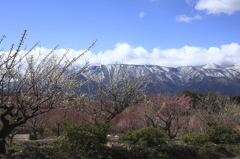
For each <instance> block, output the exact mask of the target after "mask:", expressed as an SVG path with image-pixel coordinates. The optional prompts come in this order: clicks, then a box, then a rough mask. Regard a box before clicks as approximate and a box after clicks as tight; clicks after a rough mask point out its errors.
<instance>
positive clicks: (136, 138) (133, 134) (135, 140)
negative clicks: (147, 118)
mask: <svg viewBox="0 0 240 159" xmlns="http://www.w3.org/2000/svg"><path fill="white" fill-rule="evenodd" d="M167 139H168V137H167V134H166V133H165V132H164V131H161V130H159V129H157V128H151V127H145V128H142V129H139V130H134V131H127V132H126V134H125V135H123V136H121V137H120V138H119V140H120V141H128V142H130V144H133V145H142V146H148V147H155V146H158V145H161V144H165V143H166V141H167Z"/></svg>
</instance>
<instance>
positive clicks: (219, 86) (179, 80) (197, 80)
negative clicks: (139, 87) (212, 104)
mask: <svg viewBox="0 0 240 159" xmlns="http://www.w3.org/2000/svg"><path fill="white" fill-rule="evenodd" d="M120 65H121V66H122V67H123V69H125V70H127V71H128V73H129V75H130V76H133V75H137V76H140V75H142V76H146V75H147V76H149V79H148V80H147V81H146V82H147V83H148V84H149V86H148V93H164V92H169V93H176V92H178V91H181V90H189V91H195V92H199V93H205V92H219V93H222V94H225V95H230V96H240V64H221V65H217V64H206V65H199V66H180V67H176V68H173V67H165V66H159V65H130V64H108V65H90V66H89V68H88V70H86V71H85V72H84V73H83V76H84V77H85V78H87V74H96V73H99V72H100V71H101V70H102V75H101V78H103V80H104V78H108V77H107V76H109V74H110V71H114V70H116V69H117V67H120Z"/></svg>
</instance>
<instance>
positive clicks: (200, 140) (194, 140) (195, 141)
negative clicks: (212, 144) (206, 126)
mask: <svg viewBox="0 0 240 159" xmlns="http://www.w3.org/2000/svg"><path fill="white" fill-rule="evenodd" d="M181 140H183V141H184V142H185V143H187V144H190V145H202V144H205V143H207V142H209V141H210V139H209V135H208V134H205V133H192V134H189V135H188V134H185V135H184V136H183V137H182V138H181Z"/></svg>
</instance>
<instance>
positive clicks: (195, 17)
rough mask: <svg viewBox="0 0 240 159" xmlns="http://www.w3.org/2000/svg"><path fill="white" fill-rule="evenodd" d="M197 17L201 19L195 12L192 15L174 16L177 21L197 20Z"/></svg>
mask: <svg viewBox="0 0 240 159" xmlns="http://www.w3.org/2000/svg"><path fill="white" fill-rule="evenodd" d="M197 19H202V16H200V15H198V14H197V15H195V16H194V17H188V16H186V15H178V16H177V17H176V20H177V21H179V22H191V21H192V20H197Z"/></svg>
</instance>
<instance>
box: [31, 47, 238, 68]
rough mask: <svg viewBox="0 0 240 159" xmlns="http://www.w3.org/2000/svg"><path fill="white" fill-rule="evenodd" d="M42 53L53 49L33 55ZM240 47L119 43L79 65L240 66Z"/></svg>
mask: <svg viewBox="0 0 240 159" xmlns="http://www.w3.org/2000/svg"><path fill="white" fill-rule="evenodd" d="M39 51H41V52H42V53H43V54H47V53H49V52H50V51H51V50H50V49H46V48H43V47H41V48H39V47H38V48H36V49H35V50H33V52H32V53H33V54H35V53H38V52H39ZM65 51H66V49H58V50H56V51H55V54H56V55H57V56H59V57H61V56H62V55H63V54H64V53H65ZM82 52H83V50H70V52H69V54H68V56H67V58H68V59H72V58H74V57H75V56H76V55H79V54H80V53H82ZM239 52H240V44H237V43H231V44H226V45H222V46H220V47H210V48H202V47H193V46H184V47H182V48H175V49H165V50H161V49H160V48H154V49H153V50H152V51H151V52H148V51H147V50H146V49H144V48H143V47H141V46H138V47H132V46H130V45H129V44H127V43H118V44H117V45H116V46H115V48H114V49H113V50H105V51H101V52H99V53H96V54H93V53H92V52H88V53H86V54H85V55H84V56H83V57H82V58H81V59H79V60H78V61H77V63H76V64H75V65H77V66H81V65H83V64H85V62H86V61H89V62H90V64H115V63H124V64H154V65H160V66H168V67H177V66H187V65H192V66H196V65H204V64H209V63H215V64H222V63H239V61H240V54H239Z"/></svg>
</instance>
